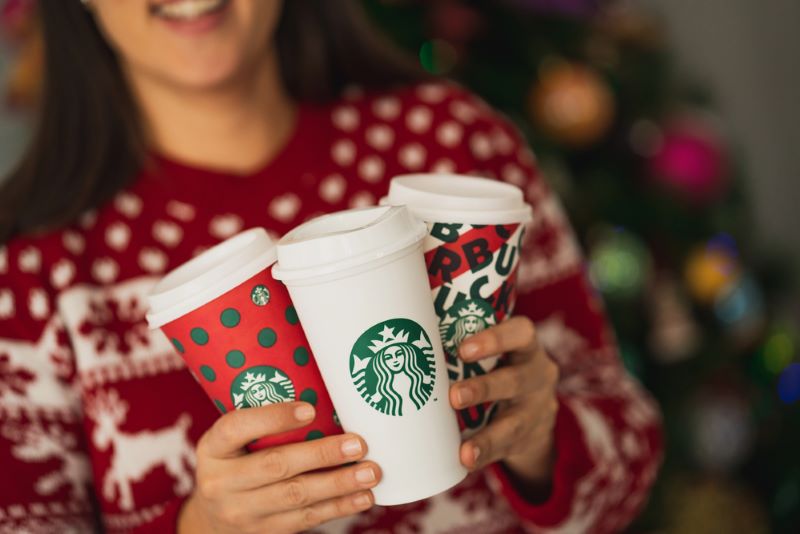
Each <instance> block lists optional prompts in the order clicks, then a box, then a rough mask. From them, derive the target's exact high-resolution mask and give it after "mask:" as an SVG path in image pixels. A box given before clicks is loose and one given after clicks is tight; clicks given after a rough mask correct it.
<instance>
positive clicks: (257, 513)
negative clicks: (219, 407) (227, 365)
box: [178, 402, 381, 534]
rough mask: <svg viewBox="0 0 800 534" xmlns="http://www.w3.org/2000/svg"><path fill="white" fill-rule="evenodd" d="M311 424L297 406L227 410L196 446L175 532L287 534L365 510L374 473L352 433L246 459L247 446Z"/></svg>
mask: <svg viewBox="0 0 800 534" xmlns="http://www.w3.org/2000/svg"><path fill="white" fill-rule="evenodd" d="M313 419H314V408H313V406H311V405H310V404H307V403H304V402H292V403H280V404H272V405H269V406H263V407H260V408H248V409H246V410H236V411H232V412H229V413H227V414H225V415H223V416H222V417H220V418H219V420H217V421H216V423H215V424H214V426H212V427H211V428H210V429H209V430H208V431H207V432H206V433H205V434H204V435H203V437H202V438H200V442H199V443H198V445H197V471H196V489H195V491H194V493H193V494H192V495H191V497H190V498H189V500H188V501H187V502H186V504H185V505H184V507H183V510H182V511H181V516H180V518H179V521H178V532H181V533H189V532H191V533H192V534H194V533H202V532H220V533H225V532H232V533H233V532H235V533H237V534H239V533H242V532H270V533H289V532H300V531H302V530H306V529H310V528H313V527H316V526H318V525H320V524H322V523H325V522H327V521H330V520H332V519H335V518H338V517H344V516H348V515H352V514H357V513H359V512H362V511H364V510H367V509H368V508H370V507H371V506H372V505H373V503H374V499H373V496H372V492H371V491H369V488H372V487H374V486H375V485H376V484H377V483H378V480H379V479H380V476H381V473H380V469H379V468H378V466H377V465H375V464H374V463H372V462H362V463H359V464H356V465H352V466H348V467H338V468H336V469H329V470H326V471H324V472H311V471H315V470H318V469H323V468H333V467H336V466H341V465H342V464H346V463H350V462H354V461H357V460H360V459H361V458H363V457H364V454H365V453H366V450H367V447H366V443H365V442H364V440H363V439H361V438H360V437H358V436H355V435H353V434H345V435H342V436H333V437H328V438H322V439H319V440H314V441H307V442H304V443H295V444H291V445H280V446H277V447H270V448H267V449H262V450H259V451H256V452H252V453H248V452H247V451H246V450H245V449H244V447H245V445H247V444H248V443H250V442H251V441H253V440H255V439H258V438H261V437H263V436H268V435H272V434H278V433H281V432H285V431H287V430H293V429H295V428H300V427H303V426H305V425H307V424H308V423H310V422H311V421H312V420H313Z"/></svg>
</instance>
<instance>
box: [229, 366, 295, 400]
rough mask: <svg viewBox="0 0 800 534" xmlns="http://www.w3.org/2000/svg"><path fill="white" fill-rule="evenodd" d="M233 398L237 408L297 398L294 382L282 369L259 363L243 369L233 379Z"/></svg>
mask: <svg viewBox="0 0 800 534" xmlns="http://www.w3.org/2000/svg"><path fill="white" fill-rule="evenodd" d="M231 398H232V399H233V405H234V406H235V407H236V409H237V410H238V409H240V408H254V407H256V406H266V405H267V404H275V403H278V402H289V401H293V400H294V399H295V393H294V384H292V381H291V380H289V377H288V376H286V373H284V372H283V371H281V370H280V369H277V368H275V367H270V366H269V365H257V366H255V367H250V368H249V369H247V370H245V371H242V372H241V373H239V375H238V376H237V377H236V378H235V379H234V380H233V383H232V384H231Z"/></svg>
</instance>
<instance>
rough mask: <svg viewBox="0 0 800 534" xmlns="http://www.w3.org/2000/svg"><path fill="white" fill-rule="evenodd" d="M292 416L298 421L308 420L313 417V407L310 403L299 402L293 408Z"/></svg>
mask: <svg viewBox="0 0 800 534" xmlns="http://www.w3.org/2000/svg"><path fill="white" fill-rule="evenodd" d="M294 416H295V417H296V418H297V420H298V421H308V420H309V419H314V407H313V406H311V405H310V404H301V405H300V406H298V407H297V408H295V409H294Z"/></svg>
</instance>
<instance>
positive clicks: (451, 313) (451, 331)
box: [439, 299, 497, 357]
mask: <svg viewBox="0 0 800 534" xmlns="http://www.w3.org/2000/svg"><path fill="white" fill-rule="evenodd" d="M495 324H497V319H496V318H495V315H494V308H492V307H491V306H490V305H489V303H488V302H486V301H485V300H483V299H465V300H462V301H460V302H457V303H455V304H454V305H452V306H451V307H450V309H449V310H447V313H445V314H444V317H442V319H441V320H440V321H439V333H440V334H441V335H442V343H443V344H444V349H445V350H446V351H447V353H448V354H449V355H450V356H453V357H455V356H457V355H458V347H459V345H461V342H462V341H464V340H465V339H466V338H468V337H469V336H472V335H474V334H477V333H478V332H481V331H482V330H486V329H487V328H489V327H490V326H494V325H495Z"/></svg>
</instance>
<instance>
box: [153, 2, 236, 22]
mask: <svg viewBox="0 0 800 534" xmlns="http://www.w3.org/2000/svg"><path fill="white" fill-rule="evenodd" d="M229 2H230V0H167V1H162V2H159V3H156V4H151V5H150V13H151V14H152V15H155V16H158V17H163V18H166V19H170V20H192V19H197V18H200V17H203V16H206V15H211V14H214V13H217V12H219V11H222V10H223V9H225V7H226V6H227V5H228V3H229Z"/></svg>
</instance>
